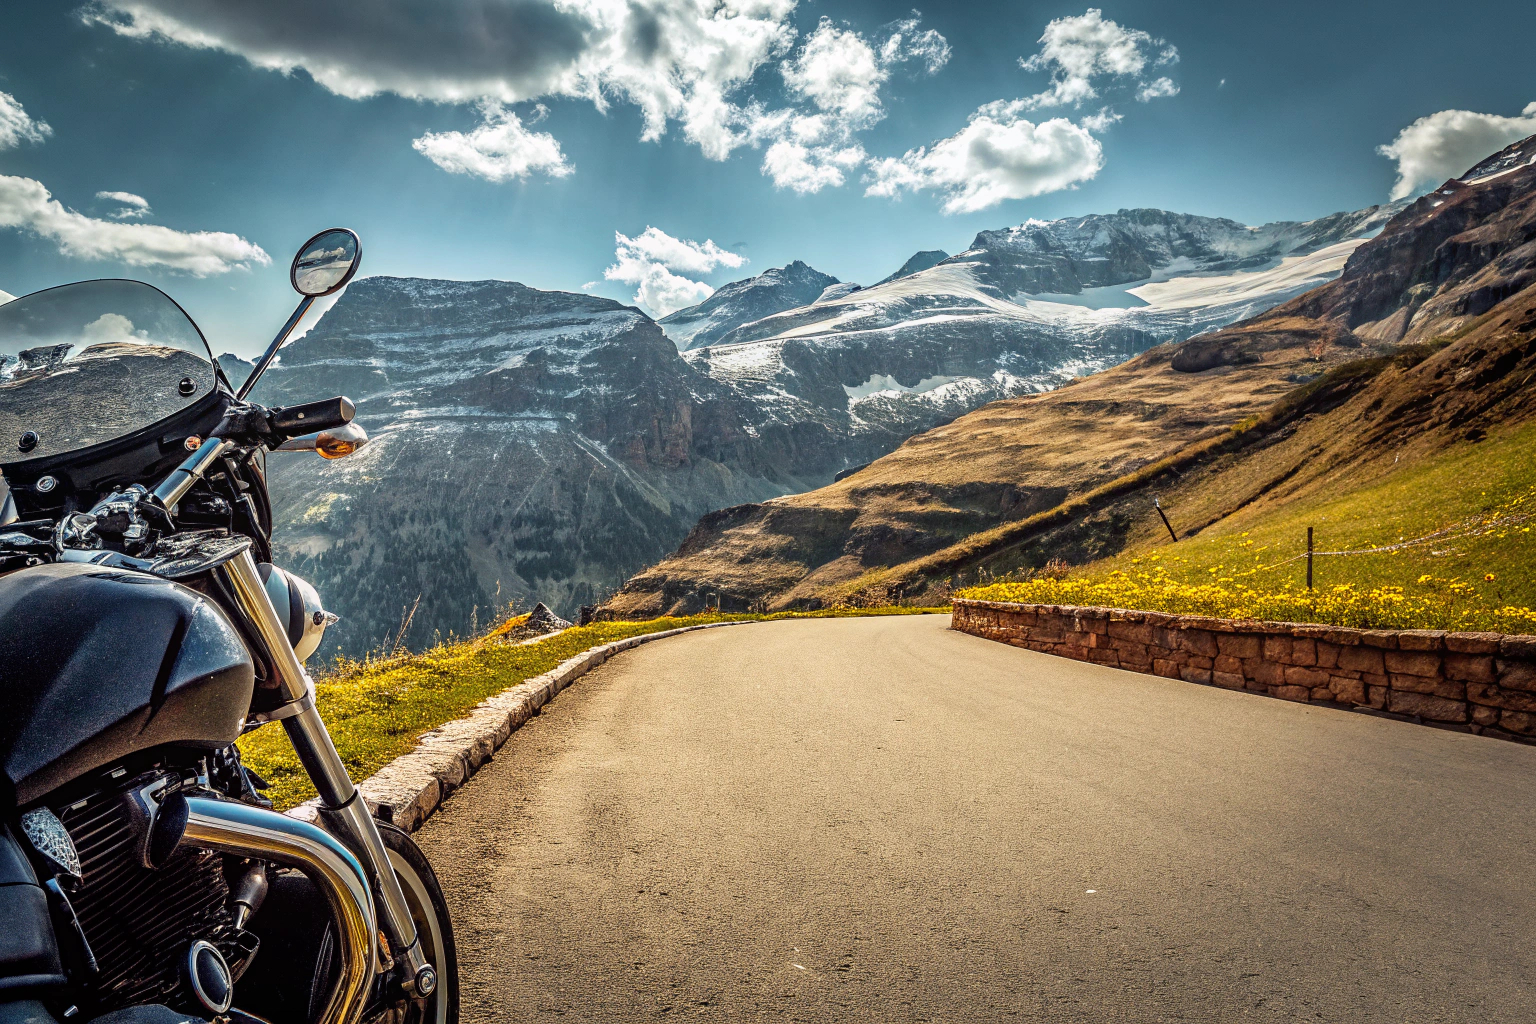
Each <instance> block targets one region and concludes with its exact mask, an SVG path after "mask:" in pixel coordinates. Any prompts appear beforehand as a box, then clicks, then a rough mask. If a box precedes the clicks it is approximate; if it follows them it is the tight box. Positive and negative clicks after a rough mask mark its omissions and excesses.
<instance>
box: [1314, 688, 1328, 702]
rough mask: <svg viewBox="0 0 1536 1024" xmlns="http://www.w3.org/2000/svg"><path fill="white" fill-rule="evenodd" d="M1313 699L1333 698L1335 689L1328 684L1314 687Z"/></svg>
mask: <svg viewBox="0 0 1536 1024" xmlns="http://www.w3.org/2000/svg"><path fill="white" fill-rule="evenodd" d="M1312 699H1313V700H1333V691H1332V690H1330V689H1329V688H1328V687H1326V686H1314V687H1312Z"/></svg>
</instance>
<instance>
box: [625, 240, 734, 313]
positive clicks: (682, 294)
mask: <svg viewBox="0 0 1536 1024" xmlns="http://www.w3.org/2000/svg"><path fill="white" fill-rule="evenodd" d="M613 238H614V254H613V255H614V264H613V266H611V267H609V268H607V269H606V270H604V271H603V277H605V278H607V279H608V280H609V281H618V282H619V283H621V284H628V285H634V286H635V302H636V303H638V304H640V305H642V306H644V307H645V308H646V309H648V310H650V311H651V315H652V316H658V317H662V316H666V315H667V314H668V313H671V312H673V311H674V310H678V309H682V308H683V307H684V306H691V305H693V304H694V303H696V302H702V301H703V300H705V299H707V298H709V296H710V295H712V294H713V293H714V289H713V288H711V287H710V286H709V285H707V284H705V283H704V282H703V281H695V280H693V279H692V278H688V277H684V276H683V275H684V274H694V275H699V274H707V273H709V272H710V271H712V270H714V269H715V268H717V267H739V266H741V265H742V264H744V263H746V262H747V259H746V257H745V256H741V255H738V254H737V253H734V252H730V251H728V250H725V249H722V248H720V247H719V246H718V245H716V244H715V243H714V241H712V240H709V239H706V240H705V241H704V242H702V243H700V242H693V241H689V240H687V239H682V238H673V237H672V236H671V235H669V234H667V233H666V232H665V231H662V230H661V229H659V228H654V227H649V226H647V227H646V229H645V231H643V232H642V233H640V234H639V235H636V236H635V237H634V238H630V237H629V236H628V235H625V234H623V233H622V232H618V231H615V232H614V234H613Z"/></svg>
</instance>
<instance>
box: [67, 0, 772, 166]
mask: <svg viewBox="0 0 1536 1024" xmlns="http://www.w3.org/2000/svg"><path fill="white" fill-rule="evenodd" d="M794 6H795V0H654V2H650V3H640V2H633V0H629V2H626V0H332V2H328V3H324V4H313V3H310V2H309V0H265V2H263V3H259V4H230V3H225V2H222V0H96V2H93V3H91V4H90V5H89V6H87V7H86V8H85V10H84V11H83V13H82V17H83V18H84V19H85V20H86V21H87V22H88V23H92V24H98V25H103V26H106V27H108V28H110V29H111V30H113V31H114V32H117V33H119V34H121V35H124V36H129V37H132V38H137V39H155V40H160V41H162V42H171V43H177V44H180V45H184V46H191V47H198V48H202V49H218V50H223V51H226V52H229V53H232V54H236V55H238V56H240V57H242V58H244V59H245V60H247V61H249V62H250V63H251V64H253V65H255V66H256V67H261V68H267V69H270V70H273V71H279V72H282V73H284V74H288V73H292V72H294V71H297V70H303V71H304V72H306V73H307V74H309V75H310V77H312V78H313V79H314V80H315V81H316V82H318V83H319V84H320V85H322V86H324V87H325V88H327V89H329V90H330V91H332V92H334V93H336V94H337V95H340V96H346V97H350V98H352V99H362V98H365V97H368V96H375V95H378V94H380V93H394V94H396V95H400V96H405V97H408V98H412V99H421V100H428V101H434V102H443V103H469V102H482V101H487V100H489V101H494V102H497V103H502V104H511V103H516V102H520V101H524V100H532V99H538V98H540V97H545V96H568V97H577V98H582V99H586V100H589V101H591V102H592V103H593V104H595V105H596V106H597V107H598V108H599V109H601V110H606V109H607V108H608V105H609V103H610V101H611V100H612V99H614V98H620V99H623V100H626V101H628V102H630V103H633V104H635V105H636V106H638V107H639V108H640V110H641V113H642V116H643V120H644V130H643V133H642V138H645V139H656V138H659V137H660V136H662V135H663V134H664V133H665V132H666V130H667V126H668V123H669V122H670V121H673V120H676V121H678V122H680V123H681V125H682V127H683V133H684V135H685V136H686V137H687V138H688V139H689V140H690V141H692V142H695V143H697V144H698V145H699V146H700V147H701V148H702V149H703V150H704V152H705V154H706V155H708V156H709V157H711V158H712V159H724V158H725V156H726V155H728V154H729V153H730V151H731V150H732V149H734V148H735V147H736V146H738V145H741V144H742V143H743V142H744V141H745V140H744V137H743V136H742V134H741V133H740V132H739V131H737V130H736V129H734V128H733V127H732V122H733V121H734V120H735V114H736V110H735V108H734V107H733V106H732V104H731V103H730V102H729V96H730V95H731V93H732V92H733V91H735V90H736V89H738V88H740V87H741V86H743V85H745V84H746V83H747V82H748V81H749V80H750V79H751V77H752V75H753V73H754V72H755V71H756V70H757V69H758V68H759V67H760V66H762V65H763V64H764V63H765V62H767V61H768V60H770V59H774V58H776V57H779V56H782V55H783V54H784V53H786V52H787V51H788V49H789V48H790V46H791V45H792V44H793V42H794V38H795V30H794V28H793V27H792V26H791V25H790V24H789V15H790V13H791V12H792V11H793V9H794Z"/></svg>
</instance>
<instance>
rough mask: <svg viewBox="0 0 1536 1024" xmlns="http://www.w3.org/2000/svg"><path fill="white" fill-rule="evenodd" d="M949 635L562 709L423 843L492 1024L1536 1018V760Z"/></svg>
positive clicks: (649, 688) (913, 620)
mask: <svg viewBox="0 0 1536 1024" xmlns="http://www.w3.org/2000/svg"><path fill="white" fill-rule="evenodd" d="M948 623H949V619H948V617H947V616H946V617H940V616H922V617H902V618H866V619H819V620H809V621H807V620H801V621H788V622H774V623H764V624H757V625H751V626H742V627H734V628H730V629H717V630H704V631H701V632H697V633H691V634H688V635H685V636H681V637H678V638H676V639H669V640H664V641H661V642H659V643H655V644H650V645H646V646H644V647H641V648H639V649H638V650H636V651H633V652H631V653H628V654H624V655H622V656H620V657H619V658H618V659H616V660H615V661H613V662H610V663H609V664H608V665H606V666H604V667H602V668H600V669H598V670H597V671H595V672H594V673H592V674H590V675H588V676H586V677H585V678H583V679H582V680H581V681H580V682H579V683H577V684H576V685H575V686H574V687H573V688H572V689H570V690H567V691H566V692H565V693H564V694H562V695H561V696H560V697H559V698H557V699H556V700H555V701H553V702H552V703H551V704H550V705H549V706H548V707H546V708H545V710H544V713H543V714H542V715H541V716H539V717H538V718H536V719H534V720H533V721H531V722H529V723H528V724H527V725H525V726H524V727H523V728H522V730H520V731H519V732H517V733H516V734H514V735H513V737H512V739H511V740H510V741H509V742H508V744H507V745H506V746H505V747H504V748H503V749H502V751H501V753H500V754H498V756H497V757H496V759H495V761H493V762H492V763H491V764H488V765H486V766H485V768H484V769H482V770H481V772H480V773H479V774H478V775H477V776H476V777H475V778H474V779H473V780H472V781H471V782H470V783H469V784H468V785H467V786H466V787H465V788H464V789H462V790H461V791H460V792H459V793H458V794H456V795H455V796H454V797H453V798H452V799H451V800H449V801H448V803H447V804H446V805H445V807H444V808H443V809H442V810H441V811H440V812H439V813H438V814H437V815H436V816H435V817H434V818H432V819H431V820H430V821H429V822H428V823H427V825H426V826H425V827H424V828H423V830H422V832H421V833H420V834H419V836H418V838H419V839H420V841H421V843H422V845H423V846H424V847H425V848H426V850H427V852H428V854H429V856H430V857H431V858H432V861H433V863H434V864H436V865H437V867H438V871H439V873H440V875H441V876H442V879H443V882H444V887H445V889H446V891H447V893H448V896H449V899H450V901H451V903H452V906H453V913H454V920H455V924H456V927H457V929H458V934H459V951H460V958H461V961H462V964H463V975H462V976H463V985H464V1018H465V1020H466V1021H467V1022H476V1024H478V1022H491V1021H495V1022H505V1021H525V1020H527V1021H534V1020H539V1021H542V1020H553V1019H555V1018H556V1017H564V1018H565V1019H567V1020H579V1021H652V1020H667V1019H672V1018H678V1017H682V1018H689V1019H695V1018H697V1019H703V1020H737V1019H766V1020H793V1021H875V1022H882V1021H920V1020H923V1021H994V1020H996V1021H1021V1020H1022V1021H1092V1022H1108V1021H1250V1020H1251V1021H1279V1020H1303V1019H1304V1020H1309V1021H1310V1020H1328V1021H1351V1022H1353V1021H1393V1022H1401V1021H1479V1022H1485V1021H1529V1020H1532V1019H1536V991H1533V980H1536V844H1533V843H1532V837H1533V828H1532V827H1533V823H1536V748H1533V747H1526V746H1520V745H1516V744H1513V743H1507V742H1500V741H1498V740H1493V739H1488V738H1482V737H1477V736H1471V735H1466V734H1459V733H1450V732H1444V731H1440V730H1436V729H1431V728H1426V727H1423V726H1416V725H1411V724H1407V723H1402V722H1395V721H1389V720H1383V719H1378V718H1373V717H1370V716H1367V715H1363V714H1355V713H1350V712H1343V711H1335V710H1328V709H1324V708H1316V707H1304V706H1301V705H1296V704H1289V703H1286V702H1284V701H1279V700H1272V699H1269V698H1264V697H1257V696H1250V695H1246V694H1240V693H1230V692H1227V691H1224V690H1219V689H1212V688H1208V687H1201V686H1193V685H1190V684H1186V683H1180V682H1173V681H1169V680H1164V679H1157V678H1153V677H1149V676H1142V675H1136V674H1133V673H1128V672H1121V671H1118V670H1115V669H1107V668H1102V667H1098V666H1093V665H1086V664H1080V663H1077V662H1072V661H1066V660H1062V659H1057V658H1051V657H1048V656H1046V655H1039V654H1033V653H1030V652H1026V651H1020V650H1017V649H1014V648H1011V647H1007V646H1005V645H1002V644H998V643H994V642H992V641H988V640H982V639H979V638H976V637H971V636H967V635H964V634H960V633H955V632H952V631H949V630H948V629H947V628H946V627H947V626H948Z"/></svg>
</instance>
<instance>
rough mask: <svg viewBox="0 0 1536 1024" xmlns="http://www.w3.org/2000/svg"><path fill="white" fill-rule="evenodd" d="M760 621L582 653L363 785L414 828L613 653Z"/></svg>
mask: <svg viewBox="0 0 1536 1024" xmlns="http://www.w3.org/2000/svg"><path fill="white" fill-rule="evenodd" d="M754 621H756V620H747V621H745V622H706V623H703V624H701V625H697V626H684V627H682V628H681V629H668V630H663V631H661V632H659V633H642V634H640V635H639V636H632V637H627V638H625V639H623V640H615V641H614V642H613V643H608V644H603V645H601V646H599V647H594V648H592V649H591V650H587V651H583V652H581V653H580V654H578V655H576V656H575V657H572V658H567V659H566V660H565V661H562V662H561V663H560V664H559V665H557V666H555V667H554V668H553V669H551V670H550V671H548V672H546V673H544V674H543V675H540V676H534V677H533V678H532V679H528V680H525V681H524V682H521V683H518V684H517V685H516V686H511V687H508V688H507V689H505V690H503V691H501V692H500V693H498V694H496V695H495V696H492V697H488V698H486V699H485V700H484V701H482V702H481V703H480V705H479V706H478V707H476V708H475V710H474V711H472V712H471V713H470V714H469V715H468V716H466V717H464V718H460V719H457V720H455V721H452V722H448V723H447V724H445V725H440V726H438V727H437V728H436V729H433V730H432V731H430V732H426V733H423V734H422V735H421V738H420V739H419V740H417V742H416V749H415V750H413V751H411V752H410V753H409V754H402V755H401V756H399V757H397V758H395V759H394V760H393V761H391V762H389V764H387V765H385V766H384V767H383V768H380V769H379V770H378V771H377V772H375V773H374V774H373V775H370V776H369V777H368V778H367V779H364V780H363V781H362V782H361V783H359V784H358V787H357V788H358V790H359V791H360V792H361V793H362V794H363V799H364V800H366V801H367V802H368V806H369V808H370V809H371V810H372V811H373V813H374V816H375V817H376V818H378V819H379V820H380V821H387V822H389V823H391V824H393V825H395V826H396V827H397V828H402V829H404V830H405V831H407V832H414V831H416V830H417V829H418V828H420V827H421V825H422V822H424V821H426V820H427V818H428V817H430V816H431V815H432V812H433V811H435V810H437V809H438V807H440V806H441V805H442V802H443V801H444V800H445V799H447V798H448V794H450V793H452V792H453V791H454V790H455V789H458V788H459V787H460V786H462V785H463V784H464V783H465V782H466V781H468V779H469V777H470V776H471V775H473V774H474V773H475V771H476V770H477V769H478V768H479V767H480V766H481V765H483V764H485V762H487V761H489V760H490V759H491V757H492V755H494V754H495V753H496V751H497V750H498V749H500V747H501V745H502V744H503V743H505V742H507V740H508V738H510V737H511V735H512V734H513V733H514V732H516V731H517V729H518V727H519V726H521V725H522V724H523V723H524V722H526V721H528V719H530V718H532V717H533V716H534V715H536V714H538V712H539V709H540V708H542V707H543V706H544V705H545V704H547V703H549V701H550V700H551V699H552V698H553V697H554V696H555V694H557V693H559V692H560V691H561V690H563V689H565V688H566V687H567V686H570V685H571V684H572V683H573V682H575V681H576V680H577V679H579V678H581V677H582V676H584V675H586V674H587V673H588V672H590V671H592V670H593V669H594V668H597V667H598V666H599V665H601V664H603V663H604V662H606V661H607V660H608V659H609V658H611V657H613V656H614V655H615V654H618V653H620V652H621V651H627V650H629V649H630V648H632V647H639V646H640V645H641V644H648V643H650V642H651V641H653V640H662V639H665V638H666V637H669V636H677V635H678V634H680V633H692V632H694V631H695V630H700V629H718V628H719V627H721V626H747V625H751V624H752V622H754ZM561 632H563V630H562V631H561ZM556 635H558V634H556V633H551V634H549V635H548V636H542V637H535V638H534V639H532V640H530V641H524V643H538V642H540V641H543V640H548V639H549V638H550V637H552V636H556ZM319 809H320V802H319V800H318V799H316V800H307V801H305V802H304V803H302V804H300V805H299V806H297V807H295V808H293V809H292V810H290V811H288V812H287V813H288V814H289V816H291V817H294V818H299V819H301V820H304V821H314V820H315V818H316V816H317V814H318V812H319Z"/></svg>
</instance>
